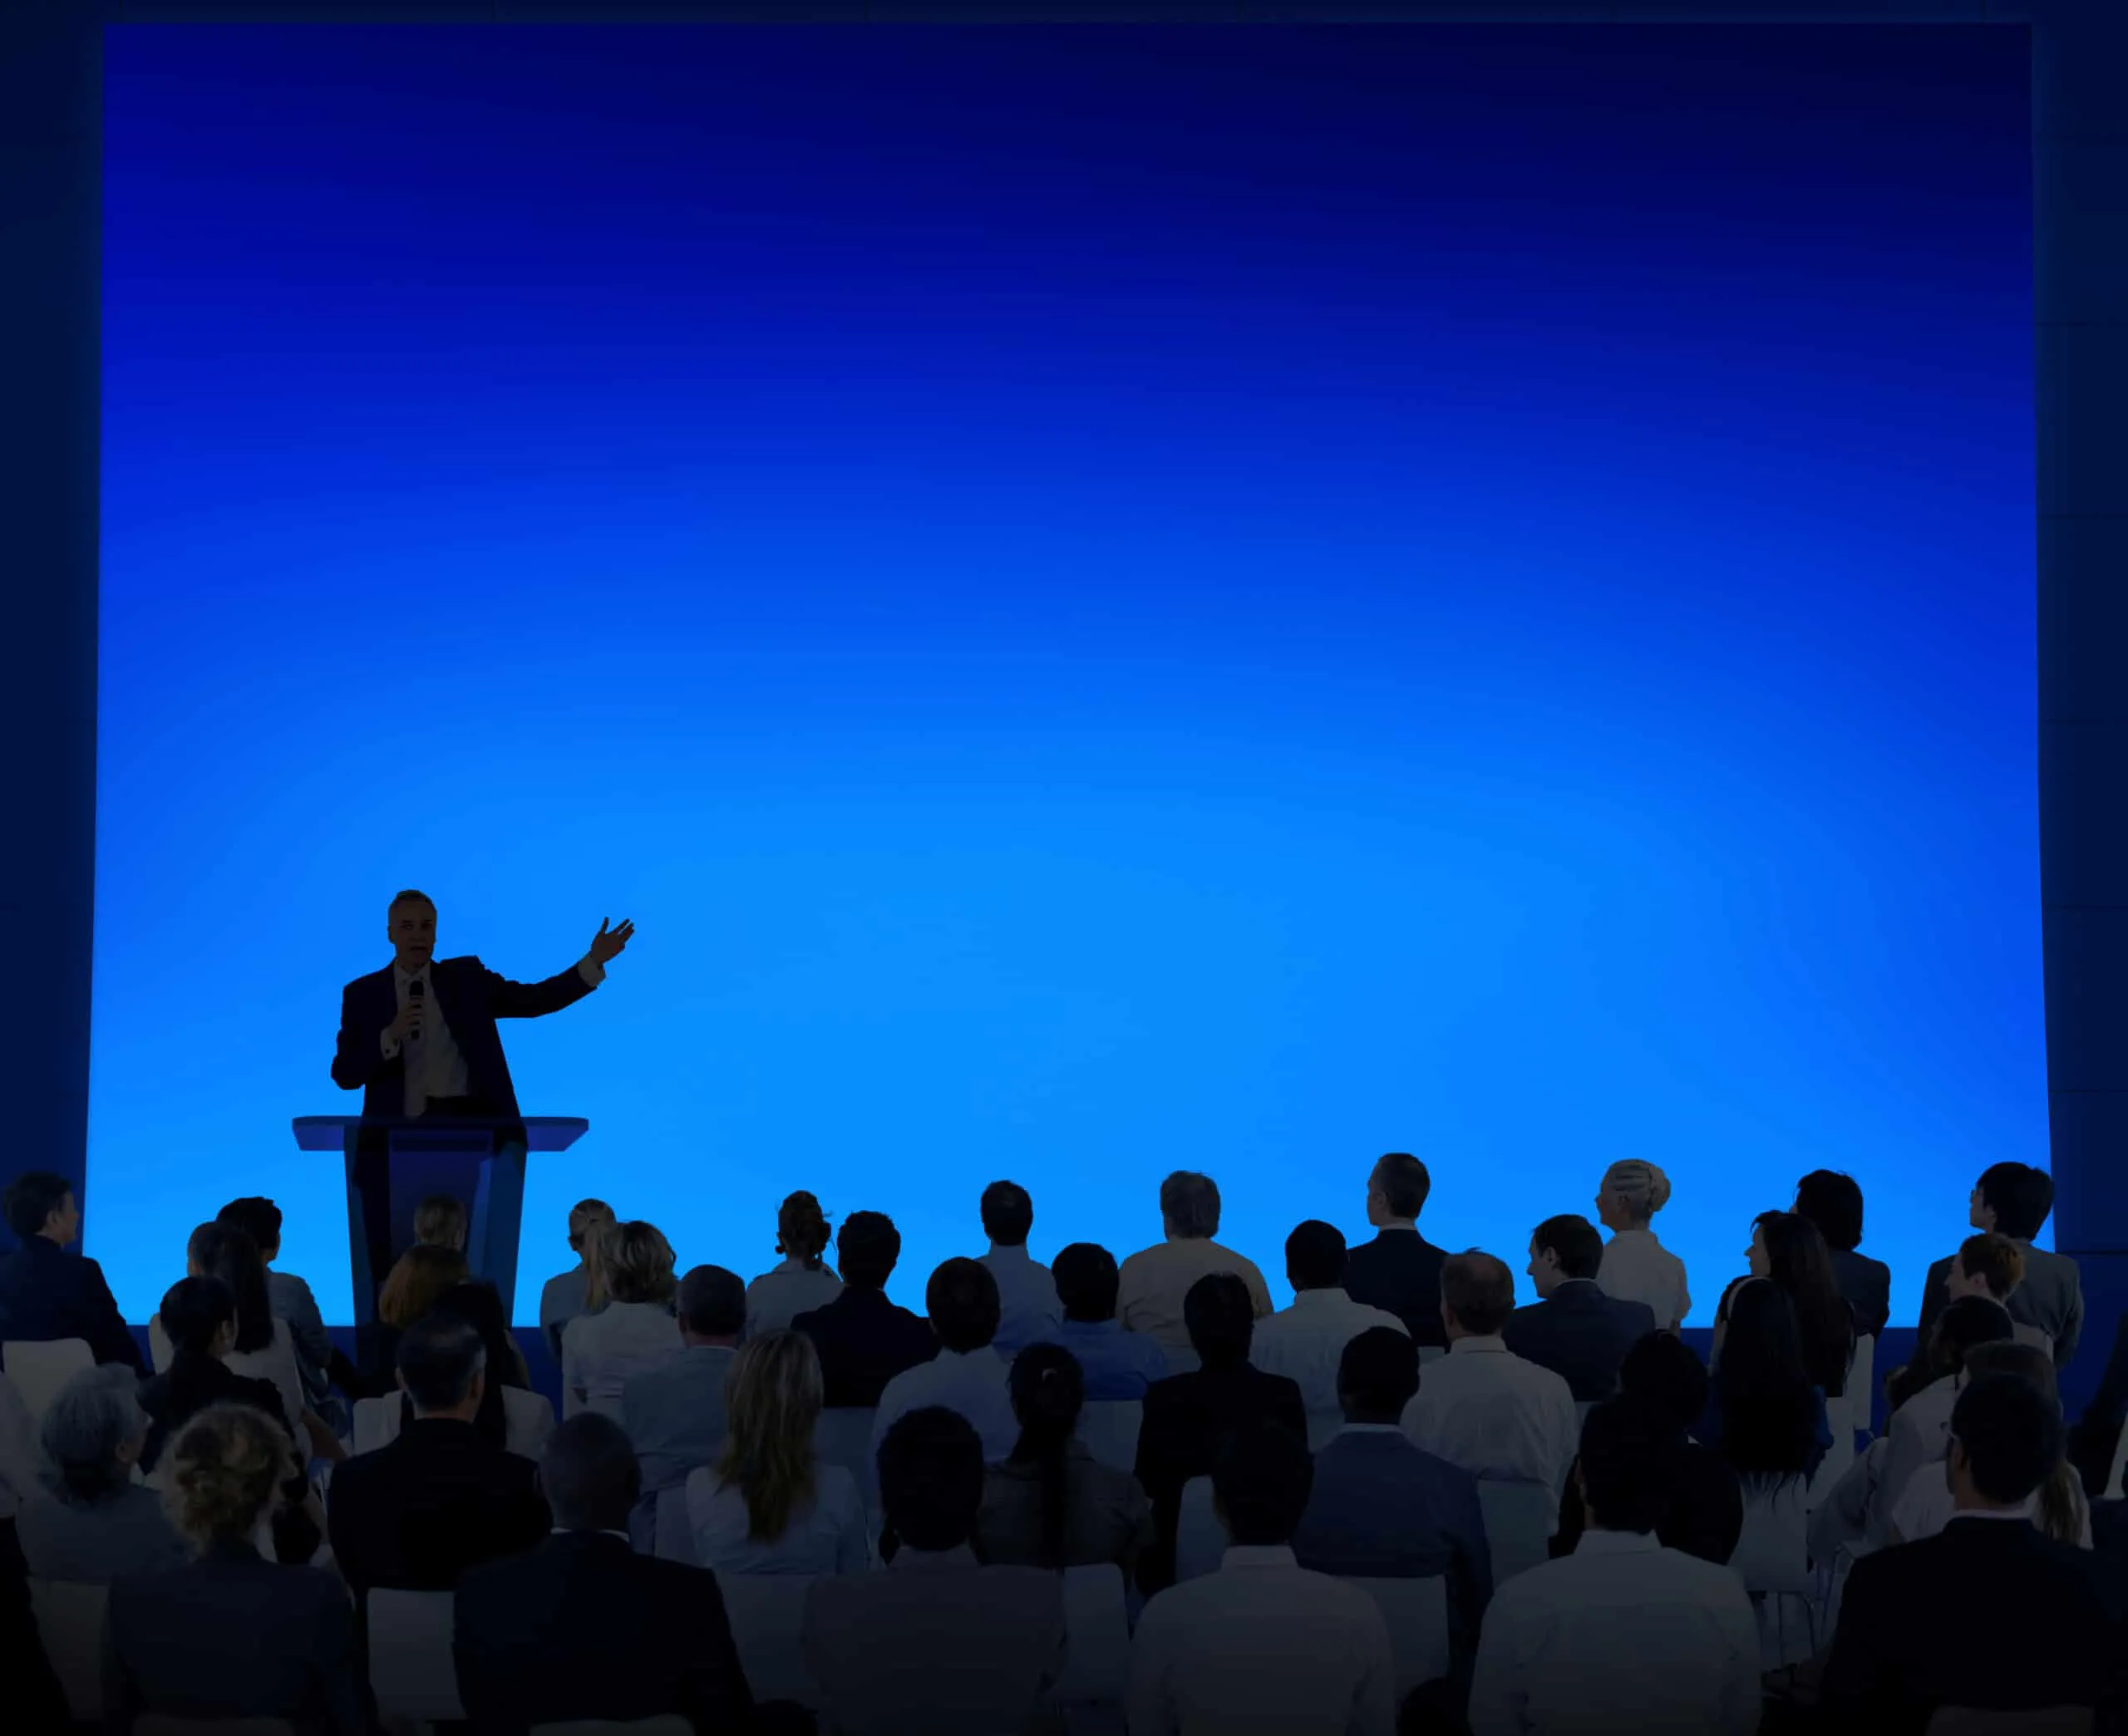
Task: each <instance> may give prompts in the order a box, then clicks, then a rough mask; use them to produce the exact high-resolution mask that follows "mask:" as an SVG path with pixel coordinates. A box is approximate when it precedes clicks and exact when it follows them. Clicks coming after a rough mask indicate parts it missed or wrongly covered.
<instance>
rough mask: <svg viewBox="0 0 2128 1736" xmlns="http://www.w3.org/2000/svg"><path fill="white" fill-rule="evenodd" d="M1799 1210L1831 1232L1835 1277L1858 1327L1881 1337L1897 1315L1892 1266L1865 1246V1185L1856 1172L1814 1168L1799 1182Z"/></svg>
mask: <svg viewBox="0 0 2128 1736" xmlns="http://www.w3.org/2000/svg"><path fill="white" fill-rule="evenodd" d="M1794 1210H1795V1212H1796V1216H1797V1217H1807V1218H1809V1219H1810V1222H1812V1223H1814V1224H1815V1225H1816V1226H1817V1227H1818V1233H1819V1234H1820V1235H1821V1236H1823V1237H1825V1248H1826V1251H1827V1252H1829V1253H1830V1255H1831V1257H1832V1276H1833V1282H1834V1283H1835V1285H1836V1286H1838V1288H1839V1291H1840V1296H1842V1297H1843V1298H1844V1299H1845V1301H1846V1303H1847V1306H1848V1310H1849V1311H1850V1313H1852V1314H1853V1316H1855V1330H1856V1331H1857V1332H1859V1333H1862V1334H1864V1335H1867V1336H1869V1337H1872V1338H1874V1337H1876V1336H1877V1335H1879V1334H1880V1333H1882V1332H1883V1331H1884V1323H1885V1322H1886V1321H1887V1320H1890V1318H1891V1316H1892V1269H1891V1267H1889V1266H1887V1265H1885V1264H1884V1261H1881V1260H1872V1259H1871V1258H1870V1257H1869V1256H1868V1255H1867V1254H1864V1253H1862V1252H1859V1250H1860V1247H1861V1245H1862V1189H1861V1188H1860V1187H1859V1186H1858V1185H1857V1184H1856V1183H1855V1178H1854V1177H1852V1176H1850V1175H1847V1174H1845V1173H1841V1172H1840V1171H1839V1170H1836V1169H1814V1170H1812V1171H1811V1172H1810V1173H1809V1174H1808V1175H1806V1176H1805V1177H1804V1178H1803V1179H1802V1180H1801V1181H1800V1182H1798V1183H1796V1204H1795V1207H1794Z"/></svg>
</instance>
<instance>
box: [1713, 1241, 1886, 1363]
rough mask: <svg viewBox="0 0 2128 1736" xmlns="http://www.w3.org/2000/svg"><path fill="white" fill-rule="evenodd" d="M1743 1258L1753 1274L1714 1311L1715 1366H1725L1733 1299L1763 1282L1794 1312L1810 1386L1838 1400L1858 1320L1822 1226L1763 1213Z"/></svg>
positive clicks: (1737, 1284) (1738, 1282)
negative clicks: (1838, 1278)
mask: <svg viewBox="0 0 2128 1736" xmlns="http://www.w3.org/2000/svg"><path fill="white" fill-rule="evenodd" d="M1745 1258H1746V1260H1747V1261H1749V1263H1750V1266H1751V1271H1750V1272H1749V1274H1748V1275H1747V1276H1745V1277H1741V1278H1737V1279H1735V1280H1733V1281H1731V1284H1730V1286H1729V1287H1728V1289H1727V1290H1726V1291H1723V1292H1722V1306H1720V1307H1719V1308H1717V1310H1716V1311H1715V1316H1714V1355H1713V1359H1712V1361H1713V1365H1715V1366H1717V1367H1719V1366H1720V1365H1721V1361H1722V1353H1723V1344H1724V1340H1725V1338H1726V1335H1727V1331H1728V1326H1729V1304H1730V1298H1731V1297H1732V1296H1735V1294H1736V1291H1738V1289H1739V1288H1741V1286H1743V1285H1745V1284H1746V1283H1748V1282H1750V1281H1751V1279H1753V1278H1764V1279H1766V1280H1767V1281H1769V1282H1771V1284H1772V1285H1773V1286H1775V1287H1776V1289H1778V1290H1780V1291H1782V1292H1784V1293H1785V1294H1786V1296H1787V1297H1788V1300H1789V1301H1790V1302H1791V1304H1792V1305H1793V1306H1794V1307H1795V1310H1796V1332H1797V1334H1798V1335H1799V1336H1800V1341H1801V1343H1802V1346H1803V1366H1804V1367H1805V1369H1806V1370H1809V1372H1810V1384H1812V1385H1813V1386H1817V1387H1821V1388H1823V1389H1824V1390H1825V1396H1826V1397H1827V1398H1829V1399H1837V1398H1839V1397H1840V1396H1841V1395H1842V1394H1844V1393H1845V1391H1846V1390H1847V1370H1848V1368H1849V1365H1850V1364H1851V1363H1852V1362H1853V1361H1854V1360H1855V1315H1854V1311H1852V1310H1851V1309H1850V1308H1849V1307H1848V1306H1847V1302H1846V1300H1845V1298H1844V1297H1843V1296H1841V1295H1840V1286H1839V1285H1838V1283H1837V1282H1835V1280H1834V1278H1833V1273H1832V1254H1831V1252H1830V1249H1828V1248H1827V1247H1825V1237H1823V1236H1822V1235H1820V1233H1819V1232H1818V1227H1817V1226H1816V1225H1815V1224H1814V1223H1812V1222H1810V1219H1809V1218H1807V1217H1800V1216H1799V1215H1798V1214H1796V1212H1760V1213H1759V1215H1758V1216H1757V1217H1755V1218H1754V1219H1752V1220H1751V1247H1749V1248H1748V1249H1746V1252H1745Z"/></svg>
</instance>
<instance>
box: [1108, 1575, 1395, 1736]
mask: <svg viewBox="0 0 2128 1736" xmlns="http://www.w3.org/2000/svg"><path fill="white" fill-rule="evenodd" d="M1127 1704H1128V1709H1129V1712H1130V1736H1391V1733H1392V1732H1393V1731H1394V1729H1396V1665H1395V1663H1394V1660H1393V1658H1392V1653H1391V1650H1390V1644H1389V1629H1388V1627H1387V1625H1386V1624H1385V1623H1384V1621H1383V1620H1382V1611H1381V1609H1380V1608H1379V1607H1378V1606H1377V1604H1376V1603H1375V1601H1374V1600H1373V1599H1372V1597H1370V1596H1367V1593H1366V1592H1364V1591H1361V1590H1360V1589H1359V1588H1358V1587H1357V1586H1349V1585H1347V1584H1346V1583H1345V1582H1344V1581H1342V1580H1339V1579H1332V1577H1331V1576H1329V1575H1328V1574H1325V1573H1313V1572H1310V1571H1308V1570H1307V1569H1306V1568H1304V1567H1302V1566H1299V1565H1298V1563H1297V1562H1296V1561H1294V1559H1293V1551H1292V1550H1290V1549H1288V1548H1283V1547H1277V1548H1272V1547H1242V1546H1239V1545H1237V1546H1235V1547H1231V1548H1229V1550H1228V1551H1227V1552H1226V1554H1225V1556H1224V1559H1223V1560H1222V1561H1221V1562H1220V1564H1219V1571H1218V1572H1217V1573H1208V1574H1205V1575H1204V1576H1203V1577H1201V1578H1199V1579H1193V1580H1189V1581H1185V1582H1184V1583H1183V1584H1181V1585H1179V1586H1170V1588H1169V1589H1168V1590H1166V1591H1163V1592H1161V1593H1160V1596H1157V1597H1155V1599H1153V1601H1151V1602H1150V1603H1148V1604H1147V1605H1146V1606H1145V1613H1144V1614H1143V1615H1142V1616H1140V1617H1139V1619H1138V1630H1137V1633H1136V1635H1135V1636H1134V1637H1133V1638H1132V1640H1131V1642H1130V1690H1129V1699H1128V1702H1127Z"/></svg>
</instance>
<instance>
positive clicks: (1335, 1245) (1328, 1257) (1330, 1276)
mask: <svg viewBox="0 0 2128 1736" xmlns="http://www.w3.org/2000/svg"><path fill="white" fill-rule="evenodd" d="M1286 1276H1287V1277H1288V1278H1289V1279H1290V1280H1292V1281H1293V1288H1294V1289H1295V1290H1335V1289H1337V1287H1338V1286H1340V1285H1342V1283H1343V1282H1344V1281H1345V1232H1343V1231H1342V1230H1341V1229H1339V1228H1338V1227H1337V1225H1335V1224H1334V1223H1325V1222H1323V1220H1322V1219H1321V1218H1319V1217H1311V1218H1309V1219H1308V1221H1307V1222H1305V1223H1302V1224H1297V1225H1295V1226H1294V1227H1293V1234H1292V1235H1290V1236H1288V1237H1286Z"/></svg>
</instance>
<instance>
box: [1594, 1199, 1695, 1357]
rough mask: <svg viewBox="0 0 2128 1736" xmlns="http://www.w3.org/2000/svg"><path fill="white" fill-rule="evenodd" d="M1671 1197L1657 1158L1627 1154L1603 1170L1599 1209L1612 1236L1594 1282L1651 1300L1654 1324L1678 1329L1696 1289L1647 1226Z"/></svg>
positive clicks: (1628, 1297) (1610, 1292) (1620, 1294)
mask: <svg viewBox="0 0 2128 1736" xmlns="http://www.w3.org/2000/svg"><path fill="white" fill-rule="evenodd" d="M1669 1199H1670V1178H1669V1177H1667V1175H1665V1174H1663V1173H1662V1171H1661V1170H1660V1169H1658V1168H1656V1167H1655V1165H1653V1163H1642V1162H1641V1161H1640V1160H1639V1159H1638V1158H1627V1159H1626V1160H1624V1161H1623V1162H1622V1163H1613V1165H1612V1166H1611V1167H1610V1168H1608V1169H1607V1170H1605V1171H1604V1172H1603V1186H1602V1187H1601V1188H1598V1189H1597V1191H1596V1215H1597V1217H1598V1218H1599V1219H1601V1220H1602V1222H1603V1227H1604V1228H1605V1229H1607V1230H1608V1231H1609V1232H1611V1239H1610V1241H1609V1242H1607V1243H1605V1244H1604V1247H1603V1264H1602V1265H1601V1266H1598V1268H1597V1269H1596V1286H1597V1288H1598V1289H1599V1290H1601V1291H1603V1294H1604V1295H1605V1296H1615V1297H1617V1298H1618V1300H1619V1301H1626V1302H1645V1303H1647V1304H1648V1311H1649V1312H1650V1313H1652V1314H1653V1315H1654V1316H1655V1324H1656V1325H1658V1327H1660V1328H1661V1329H1662V1330H1663V1331H1665V1332H1674V1331H1676V1330H1677V1328H1678V1327H1679V1326H1681V1325H1683V1324H1684V1319H1685V1316H1686V1314H1687V1312H1688V1311H1690V1310H1691V1308H1692V1292H1691V1291H1689V1290H1687V1288H1686V1287H1685V1262H1684V1261H1682V1260H1680V1259H1679V1258H1678V1257H1677V1256H1676V1255H1675V1254H1673V1253H1672V1252H1670V1251H1669V1249H1667V1248H1666V1247H1663V1246H1662V1243H1661V1242H1658V1241H1657V1240H1656V1239H1655V1232H1654V1231H1653V1230H1651V1229H1650V1228H1648V1224H1649V1222H1650V1221H1651V1220H1652V1219H1653V1217H1654V1216H1655V1214H1656V1213H1657V1212H1660V1211H1661V1210H1662V1207H1664V1206H1666V1205H1667V1204H1668V1203H1669Z"/></svg>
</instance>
